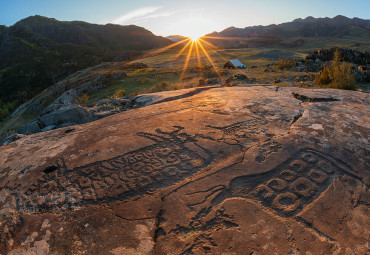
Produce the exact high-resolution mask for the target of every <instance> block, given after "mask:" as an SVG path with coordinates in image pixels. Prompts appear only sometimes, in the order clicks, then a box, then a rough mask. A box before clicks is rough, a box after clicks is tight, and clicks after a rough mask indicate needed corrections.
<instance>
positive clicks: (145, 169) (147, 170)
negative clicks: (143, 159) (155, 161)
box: [141, 164, 154, 174]
mask: <svg viewBox="0 0 370 255" xmlns="http://www.w3.org/2000/svg"><path fill="white" fill-rule="evenodd" d="M141 171H143V172H144V173H148V174H150V173H153V171H154V167H152V166H151V165H149V164H147V165H144V166H143V167H142V168H141Z"/></svg>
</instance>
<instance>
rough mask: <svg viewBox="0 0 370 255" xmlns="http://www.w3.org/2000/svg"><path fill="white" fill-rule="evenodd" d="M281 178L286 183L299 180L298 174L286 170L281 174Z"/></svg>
mask: <svg viewBox="0 0 370 255" xmlns="http://www.w3.org/2000/svg"><path fill="white" fill-rule="evenodd" d="M280 177H281V178H282V179H283V180H285V181H293V180H295V178H297V174H296V173H295V172H293V171H291V170H284V171H282V172H281V173H280Z"/></svg>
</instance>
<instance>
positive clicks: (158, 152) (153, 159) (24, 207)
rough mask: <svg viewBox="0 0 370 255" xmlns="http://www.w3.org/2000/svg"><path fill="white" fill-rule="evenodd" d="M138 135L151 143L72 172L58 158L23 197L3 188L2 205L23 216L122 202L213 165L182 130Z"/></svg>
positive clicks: (18, 193)
mask: <svg viewBox="0 0 370 255" xmlns="http://www.w3.org/2000/svg"><path fill="white" fill-rule="evenodd" d="M137 135H139V136H142V137H145V138H147V139H150V140H152V141H154V142H155V143H154V144H153V145H150V146H147V147H144V148H142V149H139V150H136V151H132V152H129V153H127V154H124V155H121V156H117V157H114V158H111V159H108V160H103V161H98V162H94V163H91V164H88V165H84V166H81V167H77V168H74V169H68V168H67V166H66V164H65V162H64V160H63V159H60V160H58V162H57V165H56V166H50V167H47V168H46V169H45V170H44V173H43V175H42V176H41V177H40V178H39V179H37V181H36V182H35V183H33V184H32V185H31V186H30V187H29V188H28V189H27V190H26V191H25V192H24V193H20V192H18V191H17V189H16V187H9V186H5V187H2V192H3V193H4V192H5V193H6V194H5V195H6V196H7V199H6V201H4V202H5V203H4V204H3V206H6V205H11V207H12V208H17V209H18V210H19V211H23V212H44V211H61V210H63V209H71V208H75V207H77V206H81V205H87V204H95V203H102V202H111V201H115V200H124V199H126V198H128V197H132V196H135V195H140V194H144V193H146V192H150V191H153V190H155V189H158V188H163V187H168V186H170V185H172V184H174V183H176V182H178V181H181V180H183V179H184V178H186V177H188V176H190V175H192V174H194V173H195V172H197V171H199V170H200V169H202V168H203V167H205V166H207V165H208V164H210V163H211V162H212V161H213V156H212V155H211V153H210V152H209V151H208V150H206V149H204V148H203V147H201V146H200V145H199V144H197V139H196V137H193V136H191V135H189V134H187V133H185V132H184V131H183V128H182V127H176V129H175V130H174V131H172V132H163V131H161V130H160V129H158V130H156V133H154V134H150V133H138V134H137ZM21 194H22V195H21ZM0 206H1V204H0Z"/></svg>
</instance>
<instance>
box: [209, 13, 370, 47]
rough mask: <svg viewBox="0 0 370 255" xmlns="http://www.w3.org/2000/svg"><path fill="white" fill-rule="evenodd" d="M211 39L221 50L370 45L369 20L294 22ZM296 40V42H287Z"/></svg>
mask: <svg viewBox="0 0 370 255" xmlns="http://www.w3.org/2000/svg"><path fill="white" fill-rule="evenodd" d="M207 36H208V37H219V38H220V37H221V38H222V40H220V39H217V40H215V39H212V38H209V40H211V41H212V42H213V43H214V44H216V45H218V46H222V47H236V48H239V47H256V46H257V47H259V46H263V47H266V46H287V47H295V46H301V45H303V44H304V42H305V38H308V37H310V38H318V37H327V38H356V39H357V40H361V39H364V40H366V41H370V20H364V19H359V18H353V19H350V18H347V17H344V16H341V15H338V16H336V17H334V18H314V17H311V16H310V17H307V18H305V19H295V20H293V21H292V22H287V23H283V24H279V25H275V24H273V25H269V26H252V27H245V28H236V27H229V28H227V29H225V30H223V31H221V32H214V33H211V34H208V35H207ZM292 38H296V39H297V40H293V41H289V43H286V42H285V40H287V39H292Z"/></svg>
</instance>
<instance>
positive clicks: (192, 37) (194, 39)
mask: <svg viewBox="0 0 370 255" xmlns="http://www.w3.org/2000/svg"><path fill="white" fill-rule="evenodd" d="M199 37H200V36H197V35H194V36H190V37H189V38H190V39H191V40H192V41H193V42H197V41H198V40H199Z"/></svg>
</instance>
